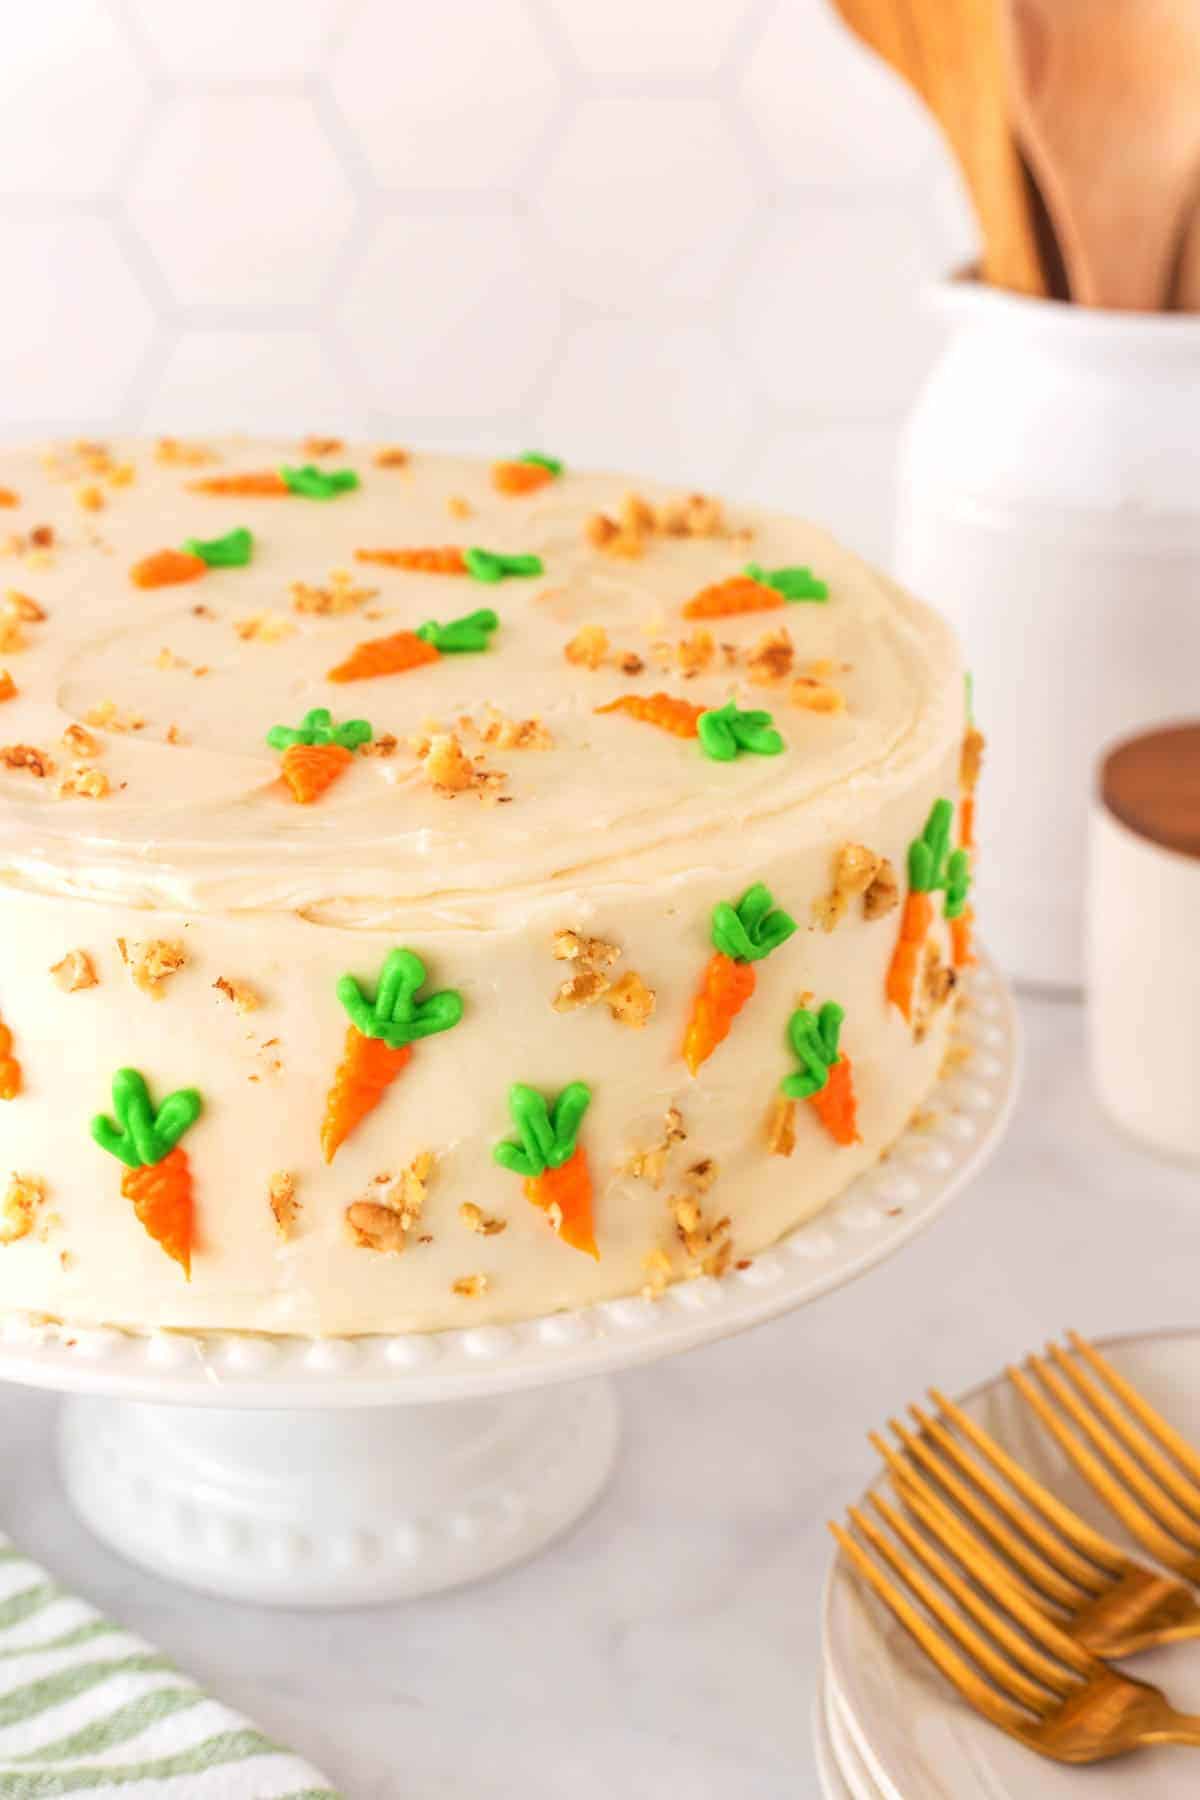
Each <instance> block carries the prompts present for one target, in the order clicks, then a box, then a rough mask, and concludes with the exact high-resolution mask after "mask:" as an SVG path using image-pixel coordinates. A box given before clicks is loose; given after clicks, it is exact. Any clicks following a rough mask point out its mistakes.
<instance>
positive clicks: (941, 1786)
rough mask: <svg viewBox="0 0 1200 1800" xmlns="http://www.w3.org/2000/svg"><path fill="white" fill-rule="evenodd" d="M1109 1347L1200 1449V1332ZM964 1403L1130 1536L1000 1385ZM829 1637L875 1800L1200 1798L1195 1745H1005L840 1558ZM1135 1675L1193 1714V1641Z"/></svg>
mask: <svg viewBox="0 0 1200 1800" xmlns="http://www.w3.org/2000/svg"><path fill="white" fill-rule="evenodd" d="M1104 1349H1105V1354H1106V1355H1107V1356H1108V1357H1109V1358H1110V1360H1111V1361H1112V1362H1113V1364H1114V1365H1115V1366H1116V1367H1117V1368H1118V1369H1120V1370H1121V1371H1122V1373H1123V1374H1125V1375H1126V1376H1128V1378H1129V1379H1130V1380H1131V1381H1133V1382H1135V1383H1136V1384H1137V1386H1138V1387H1139V1388H1140V1389H1141V1390H1142V1392H1143V1393H1144V1394H1145V1396H1146V1398H1147V1399H1148V1400H1149V1401H1150V1403H1151V1405H1152V1406H1156V1407H1158V1408H1159V1410H1160V1411H1161V1412H1162V1414H1163V1416H1164V1417H1165V1418H1167V1419H1169V1420H1170V1421H1171V1423H1172V1424H1173V1425H1175V1426H1176V1427H1177V1428H1178V1429H1179V1430H1180V1431H1183V1432H1184V1433H1186V1434H1187V1436H1188V1437H1189V1438H1190V1439H1191V1440H1192V1442H1193V1443H1196V1444H1200V1332H1195V1331H1188V1332H1165V1333H1160V1334H1155V1335H1154V1336H1150V1337H1141V1338H1117V1339H1113V1340H1110V1341H1109V1342H1107V1343H1106V1344H1105V1345H1104ZM914 1398H916V1396H914ZM962 1404H963V1405H964V1407H965V1408H966V1410H967V1411H968V1412H969V1413H971V1414H972V1415H973V1416H974V1417H975V1418H977V1419H978V1420H979V1421H980V1422H981V1424H983V1425H984V1426H986V1428H987V1429H988V1430H989V1431H990V1432H991V1433H992V1434H993V1436H994V1437H996V1438H997V1439H998V1440H999V1441H1000V1443H1001V1444H1003V1445H1004V1446H1005V1447H1006V1448H1007V1449H1008V1450H1009V1451H1011V1452H1012V1454H1013V1455H1014V1456H1016V1457H1017V1458H1019V1460H1020V1461H1021V1462H1022V1463H1023V1464H1024V1465H1025V1467H1026V1468H1028V1469H1029V1470H1030V1471H1031V1472H1032V1473H1033V1474H1034V1475H1036V1476H1037V1477H1038V1478H1039V1480H1041V1481H1043V1482H1045V1484H1046V1485H1047V1486H1048V1487H1050V1488H1052V1489H1053V1490H1054V1492H1055V1493H1057V1494H1058V1495H1059V1496H1060V1497H1061V1498H1062V1499H1063V1500H1065V1501H1066V1502H1067V1504H1068V1505H1069V1506H1072V1507H1073V1508H1074V1509H1075V1511H1076V1512H1078V1513H1079V1514H1080V1515H1081V1516H1082V1517H1083V1518H1084V1519H1087V1520H1089V1521H1090V1522H1091V1523H1092V1524H1093V1525H1095V1526H1096V1528H1097V1529H1098V1530H1100V1531H1103V1532H1105V1533H1106V1534H1107V1535H1108V1536H1110V1537H1112V1538H1114V1539H1116V1541H1117V1542H1125V1541H1126V1540H1125V1539H1124V1537H1123V1534H1122V1532H1121V1530H1120V1527H1119V1526H1118V1525H1117V1522H1116V1521H1115V1519H1114V1518H1113V1517H1112V1515H1111V1514H1110V1513H1109V1512H1108V1511H1107V1509H1106V1508H1104V1507H1103V1506H1102V1505H1101V1504H1100V1503H1099V1502H1098V1501H1097V1500H1095V1499H1094V1498H1093V1497H1092V1494H1091V1491H1090V1489H1088V1488H1086V1487H1085V1486H1084V1484H1083V1483H1082V1481H1081V1480H1080V1479H1079V1477H1078V1476H1076V1475H1075V1473H1074V1471H1073V1470H1072V1469H1071V1468H1070V1466H1069V1465H1068V1464H1067V1462H1066V1459H1065V1458H1064V1457H1063V1456H1062V1454H1061V1452H1060V1451H1059V1450H1058V1448H1057V1446H1056V1445H1055V1444H1054V1443H1053V1441H1052V1440H1051V1439H1049V1438H1048V1437H1047V1436H1046V1435H1045V1433H1044V1432H1043V1431H1042V1429H1041V1427H1040V1426H1039V1425H1038V1424H1037V1423H1036V1421H1035V1420H1033V1419H1032V1417H1031V1415H1028V1414H1027V1411H1026V1409H1025V1407H1024V1405H1023V1403H1022V1402H1021V1401H1020V1399H1019V1398H1018V1397H1017V1395H1016V1394H1015V1393H1014V1392H1013V1390H1012V1389H1011V1387H1010V1385H1009V1383H1008V1382H1007V1381H1004V1380H999V1381H997V1382H994V1383H991V1384H989V1385H988V1386H986V1387H983V1388H980V1389H977V1390H976V1391H975V1393H973V1394H970V1395H968V1396H967V1397H966V1398H965V1399H964V1401H963V1402H962ZM1129 1547H1130V1548H1131V1549H1133V1550H1134V1552H1135V1554H1138V1555H1142V1552H1140V1551H1137V1549H1136V1546H1132V1545H1131V1546H1129ZM824 1632H825V1662H826V1675H827V1680H828V1682H829V1686H830V1688H831V1690H832V1699H833V1704H834V1708H835V1713H836V1716H837V1717H838V1718H839V1719H840V1722H841V1723H842V1724H843V1725H844V1726H845V1728H846V1732H847V1734H848V1736H849V1737H850V1739H851V1741H852V1743H853V1745H854V1748H855V1749H856V1750H857V1751H858V1753H859V1756H860V1757H861V1759H862V1761H863V1762H864V1763H865V1765H866V1767H867V1770H868V1772H869V1775H870V1778H871V1779H872V1780H873V1781H874V1783H875V1787H876V1790H877V1792H878V1793H879V1794H880V1795H881V1796H882V1797H883V1800H1196V1795H1197V1794H1198V1793H1200V1757H1198V1756H1197V1753H1196V1751H1194V1750H1189V1749H1182V1748H1171V1747H1163V1748H1158V1749H1152V1750H1140V1751H1138V1752H1136V1754H1134V1755H1133V1756H1129V1757H1124V1758H1122V1759H1121V1760H1120V1761H1118V1762H1112V1763H1102V1764H1096V1765H1094V1766H1093V1767H1091V1768H1087V1769H1072V1768H1066V1767H1064V1766H1062V1765H1061V1764H1058V1763H1052V1762H1048V1761H1045V1760H1043V1759H1042V1758H1040V1757H1037V1756H1035V1755H1033V1753H1032V1752H1031V1751H1028V1750H1026V1749H1024V1748H1023V1747H1022V1746H1021V1745H1020V1744H1017V1743H1015V1742H1013V1740H1012V1739H1010V1738H1008V1737H1005V1736H1004V1734H1003V1733H1002V1732H999V1731H997V1730H995V1729H994V1728H993V1727H992V1726H990V1725H988V1724H987V1723H986V1722H985V1721H984V1720H982V1719H980V1718H978V1717H977V1716H976V1714H974V1713H972V1712H971V1711H969V1709H968V1708H967V1707H966V1706H965V1705H963V1703H962V1702H961V1701H960V1700H959V1698H958V1696H957V1695H956V1694H955V1693H954V1691H953V1689H952V1688H951V1687H950V1686H949V1685H948V1684H947V1683H946V1682H945V1681H943V1679H942V1678H941V1676H940V1675H939V1674H938V1673H937V1671H936V1670H935V1669H934V1668H933V1667H932V1666H931V1665H930V1664H929V1663H927V1662H926V1661H925V1659H924V1658H923V1657H922V1655H921V1653H920V1651H919V1650H917V1648H916V1647H915V1645H913V1644H912V1643H911V1641H910V1639H909V1638H908V1636H907V1635H906V1633H904V1632H903V1631H902V1630H901V1629H900V1627H899V1626H898V1625H896V1624H895V1623H894V1622H893V1620H892V1617H891V1614H890V1613H889V1612H888V1611H887V1609H886V1608H885V1607H884V1606H883V1605H882V1604H881V1603H880V1602H879V1601H877V1600H876V1599H875V1597H874V1595H873V1594H872V1593H871V1592H870V1591H869V1590H867V1589H866V1588H865V1587H864V1585H863V1583H862V1582H861V1581H859V1580H858V1579H857V1578H856V1577H855V1575H854V1573H853V1571H852V1570H850V1569H848V1568H847V1567H846V1565H845V1562H844V1559H843V1558H841V1557H838V1558H837V1559H835V1562H834V1565H833V1570H832V1573H831V1575H830V1580H829V1584H828V1587H827V1589H826V1596H825V1624H824ZM1130 1667H1131V1669H1133V1670H1134V1671H1135V1672H1136V1673H1137V1674H1138V1675H1139V1676H1141V1677H1142V1678H1143V1679H1145V1680H1147V1681H1151V1682H1154V1683H1155V1684H1156V1685H1158V1686H1160V1687H1162V1688H1163V1689H1164V1691H1165V1692H1166V1694H1167V1695H1168V1697H1169V1698H1170V1700H1171V1702H1172V1704H1173V1705H1174V1706H1176V1707H1178V1709H1179V1710H1180V1711H1181V1712H1188V1713H1200V1641H1198V1642H1196V1643H1188V1644H1176V1645H1173V1646H1172V1647H1171V1648H1170V1649H1169V1650H1155V1651H1151V1652H1149V1653H1148V1654H1146V1655H1144V1656H1139V1657H1138V1658H1136V1660H1135V1661H1134V1662H1132V1663H1131V1664H1130Z"/></svg>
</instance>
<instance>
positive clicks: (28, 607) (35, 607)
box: [4, 588, 46, 625]
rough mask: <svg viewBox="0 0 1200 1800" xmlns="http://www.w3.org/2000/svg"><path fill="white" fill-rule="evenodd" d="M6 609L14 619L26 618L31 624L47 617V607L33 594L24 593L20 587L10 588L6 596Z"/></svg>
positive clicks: (35, 623) (38, 622)
mask: <svg viewBox="0 0 1200 1800" xmlns="http://www.w3.org/2000/svg"><path fill="white" fill-rule="evenodd" d="M4 610H5V612H6V613H7V614H8V615H9V617H10V618H12V619H24V620H25V622H26V623H27V624H29V625H37V624H40V623H41V621H42V620H43V619H44V618H45V617H46V609H45V607H44V606H43V605H42V604H41V603H40V601H37V600H35V599H34V598H33V595H32V594H23V593H21V592H20V590H19V589H18V588H9V590H8V592H7V594H5V596H4Z"/></svg>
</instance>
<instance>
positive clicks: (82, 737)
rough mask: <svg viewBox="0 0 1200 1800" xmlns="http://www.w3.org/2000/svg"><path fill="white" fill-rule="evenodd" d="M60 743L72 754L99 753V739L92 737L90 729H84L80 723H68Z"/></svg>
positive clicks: (87, 754)
mask: <svg viewBox="0 0 1200 1800" xmlns="http://www.w3.org/2000/svg"><path fill="white" fill-rule="evenodd" d="M62 743H63V748H64V749H65V750H69V751H70V752H71V755H72V756H99V754H100V741H99V739H98V738H94V737H93V736H92V734H91V732H90V731H85V730H84V729H83V726H82V725H68V726H67V729H66V730H65V731H64V732H63V734H62Z"/></svg>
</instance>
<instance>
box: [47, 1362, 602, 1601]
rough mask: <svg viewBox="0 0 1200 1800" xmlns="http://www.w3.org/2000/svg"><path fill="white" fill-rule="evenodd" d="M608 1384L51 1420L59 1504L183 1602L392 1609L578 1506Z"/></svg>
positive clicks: (590, 1491)
mask: <svg viewBox="0 0 1200 1800" xmlns="http://www.w3.org/2000/svg"><path fill="white" fill-rule="evenodd" d="M617 1419H618V1413H617V1405H616V1401H615V1398H614V1396H613V1390H612V1384H611V1382H608V1381H605V1380H594V1381H586V1382H572V1383H570V1384H568V1385H563V1386H560V1385H555V1386H550V1387H543V1388H539V1389H535V1390H534V1391H532V1392H527V1393H517V1394H505V1395H496V1396H493V1397H489V1398H487V1399H480V1400H466V1401H458V1402H454V1403H451V1404H442V1405H437V1406H432V1405H431V1406H420V1405H417V1406H412V1405H407V1406H394V1407H386V1408H379V1407H369V1408H368V1407H363V1408H358V1409H356V1410H348V1411H347V1410H342V1411H337V1412H334V1411H317V1410H308V1411H294V1412H288V1411H261V1412H260V1411H251V1410H230V1411H224V1410H221V1409H220V1408H216V1407H204V1406H172V1405H168V1406H145V1405H140V1404H133V1403H130V1402H127V1401H105V1400H100V1399H97V1398H95V1397H94V1396H91V1395H89V1396H88V1397H86V1398H82V1399H69V1400H67V1401H66V1403H65V1405H64V1407H63V1413H62V1424H61V1433H60V1455H61V1461H62V1470H63V1477H64V1480H65V1482H66V1487H67V1492H68V1494H69V1495H70V1498H71V1501H72V1503H73V1505H74V1506H75V1509H76V1511H77V1512H78V1513H79V1514H80V1515H81V1516H82V1518H83V1519H84V1520H85V1522H86V1523H87V1524H88V1525H89V1526H90V1528H91V1529H92V1531H94V1532H95V1534H96V1536H97V1537H99V1538H101V1539H103V1541H104V1542H105V1543H107V1544H109V1545H110V1546H111V1547H112V1548H113V1549H114V1550H116V1551H118V1552H119V1553H120V1554H121V1555H122V1556H125V1557H128V1558H129V1560H130V1561H131V1562H135V1563H140V1564H141V1565H142V1567H143V1568H147V1569H151V1570H153V1571H154V1573H155V1574H157V1575H165V1576H168V1577H169V1578H171V1579H172V1580H175V1581H180V1582H183V1583H185V1584H186V1585H187V1586H189V1587H194V1588H200V1589H201V1590H203V1591H204V1592H206V1593H210V1594H220V1595H222V1596H225V1597H227V1598H232V1599H239V1600H250V1601H255V1602H257V1603H258V1604H260V1605H262V1604H265V1605H278V1606H343V1605H346V1606H350V1605H361V1604H363V1603H364V1602H371V1601H381V1602H382V1601H389V1600H397V1599H407V1598H411V1597H413V1596H416V1595H419V1594H431V1593H435V1592H437V1591H438V1590H440V1589H443V1588H450V1587H456V1586H458V1584H459V1583H460V1582H466V1581H475V1580H478V1579H479V1578H480V1577H481V1576H486V1575H492V1574H495V1573H496V1572H498V1571H499V1570H501V1569H504V1568H507V1567H508V1566H509V1565H510V1564H511V1563H515V1562H518V1561H520V1560H521V1559H522V1558H524V1557H527V1556H531V1555H532V1554H533V1553H534V1552H535V1551H537V1550H540V1549H541V1547H542V1545H543V1544H545V1543H547V1542H548V1541H549V1540H550V1539H551V1538H553V1537H556V1536H557V1535H558V1533H559V1532H561V1531H564V1530H566V1528H567V1527H568V1526H569V1525H572V1524H574V1522H575V1521H576V1520H577V1519H578V1518H579V1516H580V1515H581V1514H582V1513H583V1512H584V1511H585V1510H586V1509H587V1508H588V1507H589V1506H590V1505H591V1503H592V1501H593V1500H594V1499H595V1498H596V1496H597V1495H598V1494H599V1492H600V1490H601V1488H602V1487H603V1486H604V1483H605V1482H606V1480H607V1479H608V1476H609V1473H610V1471H611V1469H612V1466H613V1461H614V1458H615V1455H616V1448H617V1435H618V1432H617Z"/></svg>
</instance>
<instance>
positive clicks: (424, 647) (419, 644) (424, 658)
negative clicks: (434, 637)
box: [325, 631, 441, 681]
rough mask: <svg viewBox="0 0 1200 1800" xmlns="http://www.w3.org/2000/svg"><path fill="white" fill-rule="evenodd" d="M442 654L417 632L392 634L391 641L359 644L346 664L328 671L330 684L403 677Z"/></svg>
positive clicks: (327, 677) (371, 641) (380, 639)
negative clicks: (404, 674)
mask: <svg viewBox="0 0 1200 1800" xmlns="http://www.w3.org/2000/svg"><path fill="white" fill-rule="evenodd" d="M440 655H441V652H440V651H439V650H437V649H435V648H434V646H433V645H432V644H430V643H427V642H426V641H425V639H424V638H423V637H421V636H420V635H419V634H418V633H417V632H415V631H393V632H392V634H391V636H390V637H381V638H368V639H367V641H366V642H365V643H362V644H356V645H355V647H354V649H353V650H352V651H351V652H350V655H349V656H348V657H347V658H346V660H345V662H340V663H338V664H337V665H336V667H335V668H332V669H330V670H329V673H328V674H327V675H326V677H325V679H326V680H327V681H370V680H371V679H372V678H373V677H374V676H376V675H402V674H403V673H404V672H405V670H406V669H419V668H420V667H421V665H422V663H431V662H437V661H438V659H439V657H440Z"/></svg>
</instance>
